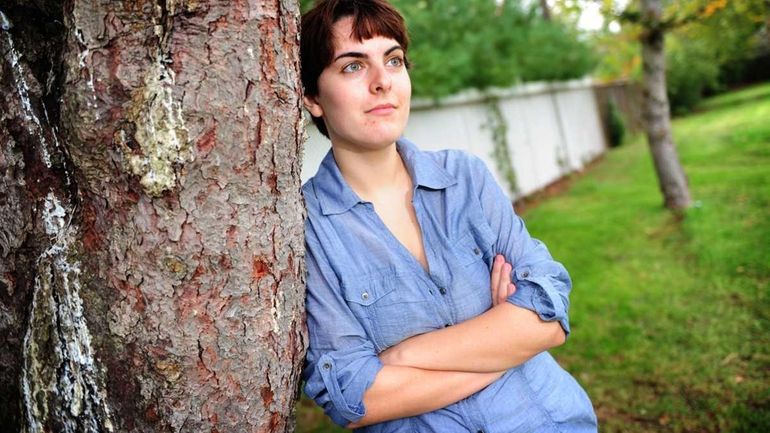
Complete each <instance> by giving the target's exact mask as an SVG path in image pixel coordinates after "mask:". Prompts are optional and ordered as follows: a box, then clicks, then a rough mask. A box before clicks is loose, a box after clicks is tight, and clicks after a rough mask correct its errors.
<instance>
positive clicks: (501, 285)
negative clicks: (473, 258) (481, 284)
mask: <svg viewBox="0 0 770 433" xmlns="http://www.w3.org/2000/svg"><path fill="white" fill-rule="evenodd" d="M512 271H513V266H511V264H510V263H507V262H506V261H505V257H503V256H502V255H501V254H498V255H496V256H495V260H494V262H493V263H492V274H491V275H490V277H489V286H490V289H491V290H492V306H493V307H494V306H496V305H498V304H501V303H503V302H505V300H506V299H507V298H508V297H509V296H511V295H513V293H514V292H515V291H516V286H515V285H514V284H513V283H512V282H511V272H512Z"/></svg>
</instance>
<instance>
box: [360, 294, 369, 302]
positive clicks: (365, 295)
mask: <svg viewBox="0 0 770 433" xmlns="http://www.w3.org/2000/svg"><path fill="white" fill-rule="evenodd" d="M361 299H363V300H364V301H365V300H367V299H369V293H367V292H364V293H362V294H361Z"/></svg>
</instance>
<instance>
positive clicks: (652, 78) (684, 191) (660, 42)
mask: <svg viewBox="0 0 770 433" xmlns="http://www.w3.org/2000/svg"><path fill="white" fill-rule="evenodd" d="M641 3H642V21H643V23H644V34H643V35H642V67H643V69H644V84H643V87H644V116H645V129H646V131H647V141H648V143H649V145H650V151H651V152H652V159H653V162H654V165H655V171H656V173H657V175H658V184H659V186H660V190H661V192H662V193H663V199H664V205H665V206H666V207H667V208H669V209H672V210H679V209H685V208H687V207H689V206H690V202H691V199H690V191H689V187H688V185H687V176H686V175H685V173H684V169H683V168H682V164H681V163H680V162H679V156H678V155H677V151H676V147H675V145H674V138H673V136H672V133H671V115H670V109H669V104H668V96H667V94H666V65H665V59H666V57H665V52H664V38H665V32H664V29H663V27H662V25H661V17H662V12H663V11H662V6H661V4H660V0H642V2H641Z"/></svg>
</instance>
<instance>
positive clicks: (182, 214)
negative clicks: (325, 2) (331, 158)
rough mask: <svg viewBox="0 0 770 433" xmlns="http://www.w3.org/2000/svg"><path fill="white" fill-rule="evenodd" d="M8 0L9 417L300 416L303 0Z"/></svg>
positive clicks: (1, 359)
mask: <svg viewBox="0 0 770 433" xmlns="http://www.w3.org/2000/svg"><path fill="white" fill-rule="evenodd" d="M0 10H1V11H2V15H1V16H0V27H2V30H0V55H2V58H0V93H1V94H2V98H0V177H1V178H2V188H1V189H0V257H1V258H2V261H1V262H0V345H1V347H2V350H0V425H2V426H3V427H2V429H3V430H5V429H7V430H8V431H24V432H29V433H37V432H44V431H46V432H48V431H52V432H188V431H189V432H204V431H205V432H220V433H224V432H287V431H292V430H293V421H292V417H291V411H292V408H293V405H294V401H295V398H296V396H297V386H298V383H299V371H300V367H301V363H302V359H303V356H304V348H305V341H306V337H305V334H304V332H305V331H304V321H303V320H304V319H303V317H304V316H303V310H304V265H303V260H302V257H303V225H302V218H303V215H304V210H303V202H302V199H301V196H300V191H299V182H300V181H299V176H300V159H299V158H300V155H301V154H302V151H301V150H302V149H301V146H302V136H303V131H302V123H301V116H300V96H301V93H300V91H301V88H300V84H299V78H298V77H299V75H298V70H299V66H298V44H297V41H298V30H299V29H298V23H299V8H298V5H297V2H296V1H295V0H276V1H275V2H243V1H232V2H228V1H224V2H199V1H193V0H176V1H174V0H148V1H141V2H139V1H94V0H88V1H87V0H68V1H61V0H39V1H35V2H29V1H26V0H9V1H8V2H3V6H0Z"/></svg>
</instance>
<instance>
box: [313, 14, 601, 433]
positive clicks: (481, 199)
mask: <svg viewBox="0 0 770 433" xmlns="http://www.w3.org/2000/svg"><path fill="white" fill-rule="evenodd" d="M301 40H302V42H301V59H302V81H303V84H304V87H305V98H304V103H305V107H306V108H307V110H308V111H309V112H310V113H311V115H312V116H313V121H314V122H315V123H316V125H317V126H318V129H319V130H320V131H321V132H322V133H323V134H324V135H326V136H327V137H328V138H329V139H330V140H331V142H332V149H331V150H330V152H329V154H327V156H326V158H325V159H324V160H323V162H322V164H321V166H320V168H319V170H318V173H317V174H316V175H315V176H314V177H313V178H312V179H310V180H309V181H308V182H307V183H306V184H305V185H304V186H303V194H304V196H305V200H306V204H307V210H308V217H307V222H306V243H307V256H306V263H307V270H308V276H307V286H308V294H307V312H308V330H309V335H310V346H309V350H308V355H307V363H306V366H305V369H304V373H303V375H304V378H305V380H306V382H307V383H306V387H305V391H306V393H307V394H308V395H309V396H310V397H311V398H313V399H314V400H315V401H316V402H317V403H318V404H319V405H321V406H322V407H323V408H324V410H325V412H326V413H327V414H328V415H329V416H330V417H331V418H332V420H334V421H335V422H336V423H337V424H339V425H342V426H347V427H350V428H361V431H367V432H440V433H452V432H489V433H491V432H505V433H510V432H595V431H596V418H595V416H594V413H593V410H592V408H591V403H590V401H589V400H588V397H587V396H586V394H585V392H584V391H583V390H582V389H581V388H580V386H579V385H578V384H577V382H575V380H574V379H573V378H572V377H571V376H570V375H569V374H568V373H566V372H565V371H564V370H562V369H561V368H560V367H559V366H558V364H556V362H555V361H554V360H553V358H552V357H551V356H550V355H549V354H548V353H547V352H546V350H548V349H550V348H552V347H555V346H558V345H560V344H562V343H563V342H564V340H565V338H566V334H567V333H568V332H569V325H568V320H567V306H568V303H569V301H568V297H567V295H568V293H569V290H570V287H571V283H570V280H569V276H568V275H567V273H566V271H565V270H564V268H563V267H562V266H561V265H560V264H559V263H557V262H555V261H553V260H552V258H551V256H550V255H549V253H548V250H547V249H546V248H545V246H544V245H543V244H542V243H540V242H539V241H537V240H535V239H532V238H530V236H529V234H528V233H527V230H526V228H525V227H524V224H523V222H522V221H521V219H520V218H519V217H518V216H516V215H515V214H514V212H513V209H512V207H511V204H510V201H509V200H508V198H507V197H506V196H505V194H504V193H503V192H502V191H501V190H500V188H499V187H498V185H497V184H496V183H495V181H494V179H493V178H492V176H491V174H490V173H489V171H488V170H487V169H486V167H485V166H484V164H483V163H482V162H481V161H480V160H479V159H477V158H475V157H472V156H470V155H468V154H465V153H463V152H457V151H443V152H422V151H420V150H419V149H417V148H416V147H415V146H414V145H413V144H412V143H410V142H408V141H407V140H405V139H403V138H400V137H401V134H402V133H403V131H404V128H405V126H406V122H407V119H408V116H409V102H410V97H411V84H410V81H409V75H408V73H407V64H408V63H407V59H406V52H407V48H408V38H407V34H406V29H405V27H404V23H403V19H402V18H401V16H400V15H399V13H398V12H397V11H396V10H395V9H393V8H392V7H391V6H390V5H389V4H387V3H386V2H385V1H384V0H322V1H320V2H318V3H317V4H316V6H315V7H314V8H313V9H312V10H311V11H310V12H308V13H307V14H306V15H305V16H304V17H303V21H302V39H301Z"/></svg>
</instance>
